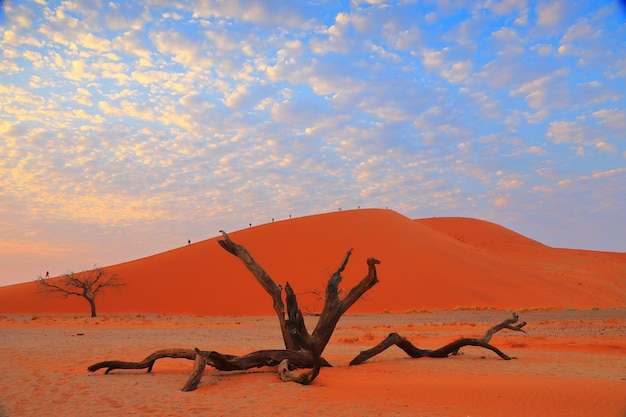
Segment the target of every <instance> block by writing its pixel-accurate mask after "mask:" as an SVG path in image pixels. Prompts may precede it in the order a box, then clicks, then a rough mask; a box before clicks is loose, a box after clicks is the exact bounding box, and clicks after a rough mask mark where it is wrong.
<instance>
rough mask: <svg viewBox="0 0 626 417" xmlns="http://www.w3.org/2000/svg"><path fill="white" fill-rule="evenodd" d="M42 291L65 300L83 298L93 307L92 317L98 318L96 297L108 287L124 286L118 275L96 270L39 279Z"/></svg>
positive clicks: (99, 269) (69, 272)
mask: <svg viewBox="0 0 626 417" xmlns="http://www.w3.org/2000/svg"><path fill="white" fill-rule="evenodd" d="M37 281H38V282H39V287H40V291H39V293H44V294H55V295H60V296H63V297H65V298H67V297H69V296H70V295H77V296H79V297H83V298H84V299H85V300H87V302H89V306H90V307H91V317H96V296H97V295H98V294H99V293H100V291H102V289H104V288H107V287H121V286H124V285H126V284H124V283H123V282H122V281H121V280H120V279H119V278H118V276H117V274H114V273H110V272H109V271H107V270H105V269H103V268H98V267H96V266H95V265H94V268H93V269H91V270H88V271H82V272H78V273H75V272H72V271H67V272H66V273H65V274H63V276H62V277H58V278H43V277H41V276H40V277H38V278H37Z"/></svg>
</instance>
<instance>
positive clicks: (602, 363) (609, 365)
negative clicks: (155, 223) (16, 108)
mask: <svg viewBox="0 0 626 417" xmlns="http://www.w3.org/2000/svg"><path fill="white" fill-rule="evenodd" d="M229 236H230V237H231V238H232V239H233V240H234V241H236V242H237V243H240V244H242V245H244V246H245V247H247V248H248V250H249V251H250V252H251V253H252V254H253V256H254V257H255V258H256V259H257V260H258V261H259V263H260V264H261V265H263V267H264V268H265V269H266V270H267V271H268V273H269V274H270V275H271V276H272V278H273V279H274V280H275V281H276V282H277V283H279V284H284V283H285V282H289V283H290V284H291V285H292V286H293V287H294V289H295V291H296V294H297V295H298V300H299V303H300V306H301V308H302V309H303V310H304V311H305V312H308V313H316V312H319V311H320V309H321V306H322V301H321V299H320V297H319V296H318V295H317V294H319V293H320V291H321V292H322V293H323V288H324V286H325V283H326V280H327V279H328V277H329V276H330V275H331V274H332V273H333V272H334V271H335V270H336V268H337V267H338V265H339V264H340V262H341V260H342V259H343V257H344V255H345V253H346V251H347V250H348V249H350V248H353V254H352V257H351V258H350V262H349V264H348V266H347V268H346V270H345V271H344V273H343V274H342V275H343V277H344V281H343V282H342V285H341V287H342V288H344V289H349V288H351V287H352V286H353V285H355V284H356V282H358V280H360V279H361V278H362V277H363V276H365V274H366V273H367V267H366V262H365V261H366V259H367V258H368V257H375V258H377V259H379V260H381V264H380V265H379V266H378V277H379V280H380V282H379V283H378V284H377V285H376V286H374V287H373V288H372V289H371V290H370V291H368V292H367V293H366V294H365V296H364V297H363V298H362V300H360V301H358V302H357V303H356V304H355V305H354V306H352V308H351V309H350V311H349V312H348V314H346V315H345V316H344V317H342V319H341V320H340V322H339V324H338V327H337V329H336V330H335V333H334V335H333V338H332V339H331V341H330V343H329V344H328V346H327V348H326V350H325V351H324V354H323V356H324V357H325V358H326V359H327V360H329V361H330V362H331V363H332V364H333V367H332V368H323V369H322V371H321V373H320V375H319V376H318V378H317V379H315V381H313V384H312V385H310V386H302V385H298V384H295V383H285V382H281V381H280V379H279V378H278V377H277V375H276V369H275V368H269V367H268V368H262V369H259V370H254V371H246V372H231V373H228V372H218V371H215V370H207V372H205V374H204V377H203V379H202V382H201V383H200V386H199V387H198V389H197V390H195V391H193V392H182V391H181V390H180V389H181V387H182V386H183V384H184V383H185V381H186V380H187V377H188V375H189V373H190V372H191V370H192V367H193V363H192V362H190V361H187V360H184V359H177V360H174V359H163V360H160V361H158V362H157V363H156V365H155V367H154V370H153V372H152V373H150V374H146V373H145V371H123V370H121V371H114V372H112V373H111V374H108V375H104V374H103V373H102V371H99V372H96V373H93V374H92V373H89V372H88V371H87V367H88V366H89V365H91V364H93V363H95V362H99V361H102V360H112V359H119V360H130V361H139V360H141V359H143V358H144V357H146V356H147V355H148V354H150V353H152V352H153V351H155V350H158V349H163V348H171V347H177V348H194V347H199V348H201V349H204V350H217V351H219V352H222V353H228V354H235V355H239V354H245V353H249V352H251V351H255V350H259V349H279V348H282V347H283V345H282V338H281V335H280V330H279V326H278V323H277V318H276V317H275V316H274V315H273V314H274V313H273V310H272V306H271V300H270V299H269V296H268V295H267V294H266V293H265V292H264V291H263V290H262V289H261V288H260V286H259V284H258V283H256V281H255V280H254V278H253V277H252V276H251V274H250V273H249V272H248V271H247V270H246V269H245V267H244V266H243V265H242V264H241V262H240V261H239V260H238V259H237V258H235V257H233V256H231V255H230V254H228V253H226V252H225V251H224V250H223V249H221V247H220V246H219V245H218V243H217V238H213V239H208V240H206V241H203V242H197V243H193V244H191V245H188V246H185V247H181V248H177V249H174V250H172V251H168V252H165V253H161V254H157V255H154V256H150V257H147V258H143V259H137V260H133V261H130V262H127V263H123V264H119V265H111V266H105V268H106V269H107V270H109V271H111V272H114V273H116V274H118V276H119V277H120V278H121V279H122V280H123V281H124V282H125V283H126V286H125V287H122V288H119V289H111V290H110V291H107V292H105V293H102V294H101V295H100V296H99V297H98V298H97V304H98V311H99V313H100V315H99V317H96V318H90V317H87V315H88V305H87V303H86V301H85V300H83V299H80V298H77V297H74V298H69V299H64V298H55V297H49V296H44V295H41V294H37V293H36V291H37V288H36V285H35V283H34V282H28V283H24V284H18V285H13V286H8V287H0V353H1V355H2V361H0V417H17V416H67V417H78V416H86V415H89V416H90V415H94V416H95V415H97V416H122V415H136V416H144V415H145V416H182V415H184V416H252V415H267V416H282V415H285V416H287V415H289V416H293V415H312V416H330V415H332V416H390V415H395V416H450V417H452V416H483V417H489V416H512V417H513V416H524V417H528V416H542V417H543V416H603V417H625V416H626V337H625V336H626V254H624V253H611V252H592V251H581V250H575V249H559V248H551V247H548V246H545V245H543V244H541V243H540V242H536V241H533V240H531V239H529V238H527V237H524V236H522V235H519V234H517V233H515V232H513V231H511V230H508V229H506V228H504V227H501V226H499V225H496V224H493V223H489V222H485V221H481V220H476V219H466V218H434V219H420V220H412V219H408V218H406V217H404V216H402V215H400V214H398V213H396V212H393V211H389V210H354V211H344V212H337V213H330V214H326V215H319V216H310V217H305V218H299V219H290V220H285V221H280V222H275V223H271V224H266V225H261V226H257V227H251V228H249V229H246V230H241V231H237V232H233V233H229ZM511 311H518V312H519V313H520V318H521V320H523V321H526V322H527V323H528V324H527V326H526V327H525V329H526V330H527V333H526V334H523V333H520V332H511V331H507V330H503V331H501V332H499V333H498V334H496V335H495V336H494V338H493V339H492V341H491V343H492V344H493V345H495V346H496V347H498V348H500V349H501V350H503V351H504V352H505V353H506V354H508V355H510V356H513V357H515V359H514V360H511V361H504V360H502V359H500V358H499V357H498V356H497V355H495V354H494V353H492V352H490V351H487V350H485V349H479V348H475V347H465V348H463V349H462V351H461V354H460V355H458V356H453V357H449V358H446V359H428V358H422V359H410V358H408V357H407V356H406V355H405V354H404V352H402V351H401V350H399V349H397V348H391V349H389V350H387V351H385V352H383V353H382V354H380V355H378V356H376V357H374V358H372V359H371V360H369V361H368V362H366V363H364V364H361V365H358V366H349V362H350V360H351V359H352V358H354V357H355V356H356V355H357V354H358V353H359V352H360V351H361V350H365V349H368V348H370V347H372V346H374V345H376V344H377V343H379V342H380V341H381V340H382V339H383V338H384V337H385V336H386V335H387V334H388V333H390V332H398V333H400V334H402V335H403V336H405V337H407V338H408V339H409V340H411V341H412V342H413V343H414V344H415V345H417V346H419V347H421V348H437V347H440V346H442V345H444V344H446V343H448V342H451V341H453V340H455V339H457V338H459V337H473V336H478V337H479V336H482V334H483V333H484V332H485V331H486V330H487V329H488V328H490V327H491V326H493V325H495V324H497V323H499V322H501V321H502V320H504V319H507V318H509V317H510V315H511ZM316 319H317V317H316V316H315V315H314V314H309V315H307V316H306V320H307V323H308V327H309V329H312V328H313V324H314V322H315V320H316Z"/></svg>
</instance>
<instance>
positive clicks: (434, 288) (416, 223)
mask: <svg viewBox="0 0 626 417" xmlns="http://www.w3.org/2000/svg"><path fill="white" fill-rule="evenodd" d="M230 237H231V238H232V239H233V240H234V241H235V242H237V243H240V244H242V245H244V246H245V247H246V248H247V249H248V250H249V251H250V252H251V253H252V255H253V256H254V257H255V258H256V259H257V260H258V261H259V262H260V263H261V265H263V267H264V268H265V269H266V271H267V272H268V273H269V274H270V275H271V276H272V277H273V279H274V280H275V281H276V282H277V283H279V284H284V283H285V282H287V281H288V282H289V283H290V284H291V285H292V287H293V288H294V289H295V291H296V294H297V295H298V297H299V302H300V305H301V307H302V308H303V310H306V311H309V312H317V311H319V310H320V309H321V304H322V303H321V300H320V299H319V297H318V296H317V295H315V292H317V293H320V292H321V293H322V294H323V288H324V286H325V283H326V281H327V279H328V277H329V276H330V274H331V273H332V272H333V271H334V270H335V269H336V268H337V266H338V265H339V263H340V262H341V260H342V259H343V257H344V255H345V253H346V251H347V250H348V249H349V248H353V249H354V251H353V255H352V257H351V258H350V262H349V264H348V267H347V268H346V270H345V271H344V273H343V276H344V282H343V283H342V286H343V288H346V289H347V288H351V287H352V286H353V285H354V284H355V283H356V282H358V280H360V279H361V278H362V277H363V276H364V275H365V274H366V272H367V267H366V264H365V260H366V259H367V258H368V257H375V258H377V259H379V260H381V262H382V263H381V264H380V265H379V268H378V275H379V279H380V283H379V284H377V285H376V286H375V287H374V288H373V289H372V290H370V291H369V292H368V293H367V294H366V295H365V297H364V298H363V299H362V300H360V301H359V302H357V303H356V304H355V305H354V306H353V307H352V309H351V310H350V312H351V313H380V312H385V311H390V312H407V311H420V310H423V309H424V310H436V309H455V308H457V309H458V308H497V309H518V310H519V309H533V308H557V309H563V308H577V309H590V308H593V307H597V308H610V307H624V306H626V254H624V253H611V252H592V251H581V250H572V249H555V248H550V247H547V246H545V245H542V244H541V243H538V242H535V241H533V240H531V239H528V238H526V237H524V236H521V235H519V234H517V233H515V232H512V231H510V230H508V229H506V228H503V227H501V226H498V225H495V224H493V223H489V222H485V221H480V220H475V219H468V218H433V219H420V220H411V219H409V218H407V217H404V216H402V215H400V214H398V213H396V212H393V211H390V210H379V209H368V210H352V211H342V212H336V213H329V214H323V215H317V216H310V217H303V218H297V219H290V220H285V221H280V222H276V223H270V224H265V225H262V226H258V227H252V228H249V229H245V230H241V231H238V232H233V233H230ZM106 269H107V270H108V271H110V272H115V273H117V274H118V276H119V277H120V278H121V279H122V280H123V281H124V282H126V284H127V285H126V286H125V287H123V288H120V289H110V290H109V291H106V292H103V293H102V294H101V295H100V296H99V298H98V299H97V305H98V309H99V312H100V313H115V314H119V313H138V312H139V313H160V314H200V315H259V314H272V313H273V311H272V309H271V303H270V302H269V298H268V296H267V294H265V293H264V292H263V290H262V289H261V287H260V286H259V285H258V284H257V283H256V282H255V280H254V278H253V277H252V276H251V275H250V273H249V272H248V271H247V270H246V269H245V267H244V266H243V265H242V264H241V262H240V261H239V260H238V259H237V258H235V257H233V256H232V255H230V254H228V253H227V252H225V251H224V250H223V249H222V248H221V247H220V246H219V245H218V243H217V238H213V239H209V240H205V241H202V242H198V243H195V244H192V245H189V246H185V247H181V248H178V249H175V250H172V251H169V252H165V253H161V254H157V255H154V256H150V257H147V258H143V259H138V260H135V261H131V262H127V263H123V264H119V265H113V266H108V267H106ZM36 290H37V288H36V285H35V283H33V282H30V283H25V284H18V285H13V286H8V287H0V314H21V313H36V314H41V313H51V314H55V313H72V314H74V313H83V312H86V311H87V310H88V305H87V303H86V301H85V300H83V299H80V298H77V297H70V298H69V299H64V298H56V297H50V296H44V295H40V294H36V293H35V292H36Z"/></svg>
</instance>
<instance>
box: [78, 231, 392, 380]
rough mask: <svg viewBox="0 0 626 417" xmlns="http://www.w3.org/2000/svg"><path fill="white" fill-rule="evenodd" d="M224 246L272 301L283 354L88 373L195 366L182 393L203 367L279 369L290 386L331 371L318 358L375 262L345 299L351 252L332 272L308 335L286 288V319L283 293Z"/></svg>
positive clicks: (196, 353)
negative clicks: (343, 287)
mask: <svg viewBox="0 0 626 417" xmlns="http://www.w3.org/2000/svg"><path fill="white" fill-rule="evenodd" d="M222 235H223V237H224V239H223V240H218V243H219V244H220V245H221V246H222V248H224V249H225V250H226V251H228V252H229V253H231V254H233V255H235V256H237V257H238V258H239V259H240V260H241V261H242V262H243V264H244V265H245V266H246V268H247V269H248V270H249V271H250V272H251V273H252V275H254V277H255V278H256V280H257V281H258V282H259V284H261V286H262V287H263V288H264V289H265V291H266V292H267V293H268V294H269V295H270V296H271V297H272V300H273V306H274V311H276V315H277V316H278V320H279V324H280V329H281V332H282V335H283V341H284V343H285V348H286V349H285V350H259V351H256V352H252V353H249V354H247V355H244V356H235V355H225V354H222V353H219V352H215V351H203V350H200V349H198V348H195V349H193V350H192V349H163V350H158V351H156V352H154V353H152V354H150V355H148V357H146V358H145V359H144V360H143V361H140V362H126V361H104V362H98V363H96V364H94V365H91V366H90V367H89V368H87V369H88V370H89V371H90V372H95V371H97V370H99V369H103V368H106V371H105V374H108V373H109V372H110V371H112V370H115V369H147V372H151V371H152V367H153V366H154V363H155V361H156V360H158V359H161V358H182V359H188V360H193V361H195V363H194V369H193V371H192V373H191V375H190V376H189V379H188V380H187V383H186V384H185V385H184V387H183V391H192V390H194V389H195V388H196V387H197V386H198V384H199V383H200V380H201V379H202V374H203V372H204V369H205V367H206V366H207V365H209V366H212V367H213V368H215V369H217V370H221V371H233V370H246V369H252V368H259V367H264V366H279V376H280V378H281V379H283V380H284V381H294V382H298V383H300V384H310V383H311V382H312V381H313V380H314V379H315V378H316V377H317V375H318V374H319V372H320V367H322V366H330V364H329V363H328V362H327V361H326V360H325V359H323V358H322V357H321V355H322V352H323V351H324V348H325V347H326V345H327V344H328V341H329V340H330V337H331V336H332V334H333V331H334V330H335V326H336V325H337V322H338V321H339V319H340V318H341V316H342V315H343V314H344V313H345V312H346V311H347V310H348V308H350V307H351V306H352V305H353V304H354V303H355V302H356V301H357V300H358V299H359V298H360V297H361V296H362V295H363V294H364V293H365V292H366V291H368V290H369V289H370V288H372V287H373V286H374V285H375V284H376V283H377V282H378V277H377V274H376V265H377V264H379V263H380V261H378V260H376V259H374V258H369V259H368V260H367V265H368V273H367V275H366V276H365V277H364V278H363V279H362V280H361V281H360V282H359V283H358V284H357V285H356V286H355V287H354V288H352V290H350V292H349V293H348V294H347V295H346V297H345V298H343V299H340V298H339V288H338V286H339V283H340V282H341V280H342V277H341V272H342V271H343V270H344V268H345V267H346V265H347V263H348V259H349V258H350V255H351V253H352V249H350V250H349V251H348V252H347V253H346V255H345V257H344V259H343V262H342V263H341V265H340V266H339V268H338V269H337V271H336V272H335V273H334V274H333V275H332V276H331V277H330V279H329V280H328V284H327V286H326V300H325V303H324V308H323V310H322V313H321V315H320V317H319V320H318V323H317V325H316V326H315V329H314V330H313V333H311V334H309V332H308V331H307V329H306V326H305V323H304V319H303V316H302V312H301V311H300V309H299V307H298V303H297V300H296V295H295V293H294V292H293V290H292V289H291V286H290V285H289V283H287V285H286V287H285V293H286V302H287V317H285V303H284V302H283V300H282V287H281V286H280V285H278V284H276V283H275V282H274V280H273V279H272V278H271V277H270V276H269V275H268V274H267V272H265V270H264V269H263V268H262V267H261V265H259V263H258V262H257V261H256V260H254V258H253V257H252V255H250V253H249V252H248V250H247V249H246V248H244V247H243V246H241V245H238V244H236V243H235V242H233V241H232V240H231V239H230V238H229V237H228V235H227V234H226V233H225V232H222ZM297 368H310V371H308V372H304V373H295V372H293V370H294V369H297Z"/></svg>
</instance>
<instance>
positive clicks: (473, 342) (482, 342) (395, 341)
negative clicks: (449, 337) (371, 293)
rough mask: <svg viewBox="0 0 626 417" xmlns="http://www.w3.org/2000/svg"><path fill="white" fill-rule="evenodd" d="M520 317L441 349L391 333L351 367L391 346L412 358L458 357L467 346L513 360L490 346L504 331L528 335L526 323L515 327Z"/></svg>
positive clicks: (514, 316)
mask: <svg viewBox="0 0 626 417" xmlns="http://www.w3.org/2000/svg"><path fill="white" fill-rule="evenodd" d="M518 319H519V316H518V314H517V313H513V317H512V318H510V319H507V320H504V321H503V322H502V323H500V324H497V325H495V326H493V327H491V328H490V329H489V330H487V332H486V333H485V335H484V336H483V337H482V338H479V339H477V338H462V339H458V340H455V341H454V342H452V343H448V344H447V345H445V346H442V347H440V348H439V349H420V348H418V347H416V346H415V345H413V344H412V343H411V342H409V341H408V340H407V339H406V338H404V337H402V336H400V335H399V334H398V333H390V334H389V335H388V336H387V337H386V338H385V339H384V340H383V341H382V342H380V343H379V344H378V345H376V346H374V347H372V348H370V349H367V350H364V351H362V352H361V353H359V354H358V355H357V356H356V357H355V358H354V359H352V361H350V365H359V364H362V363H363V362H365V361H367V360H368V359H371V358H372V357H374V356H376V355H378V354H379V353H381V352H383V351H384V350H386V349H388V348H389V347H391V346H394V345H395V346H397V347H399V348H400V349H402V350H403V351H404V352H405V353H406V354H407V355H409V356H410V357H411V358H423V357H428V358H445V357H448V356H449V355H456V354H457V353H458V351H459V349H461V348H462V347H465V346H477V347H482V348H485V349H489V350H491V351H493V352H495V353H496V354H497V355H498V356H500V357H501V358H502V359H504V360H510V359H512V358H511V357H509V356H508V355H506V354H505V353H504V352H502V351H501V350H500V349H498V348H496V347H495V346H492V345H490V344H489V341H490V340H491V337H492V336H493V335H494V334H495V333H497V332H498V331H500V330H502V329H510V330H514V331H520V332H524V333H526V332H525V331H524V330H522V328H523V327H524V326H525V325H526V322H522V323H519V324H518V325H516V326H513V324H514V323H517V321H518Z"/></svg>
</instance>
